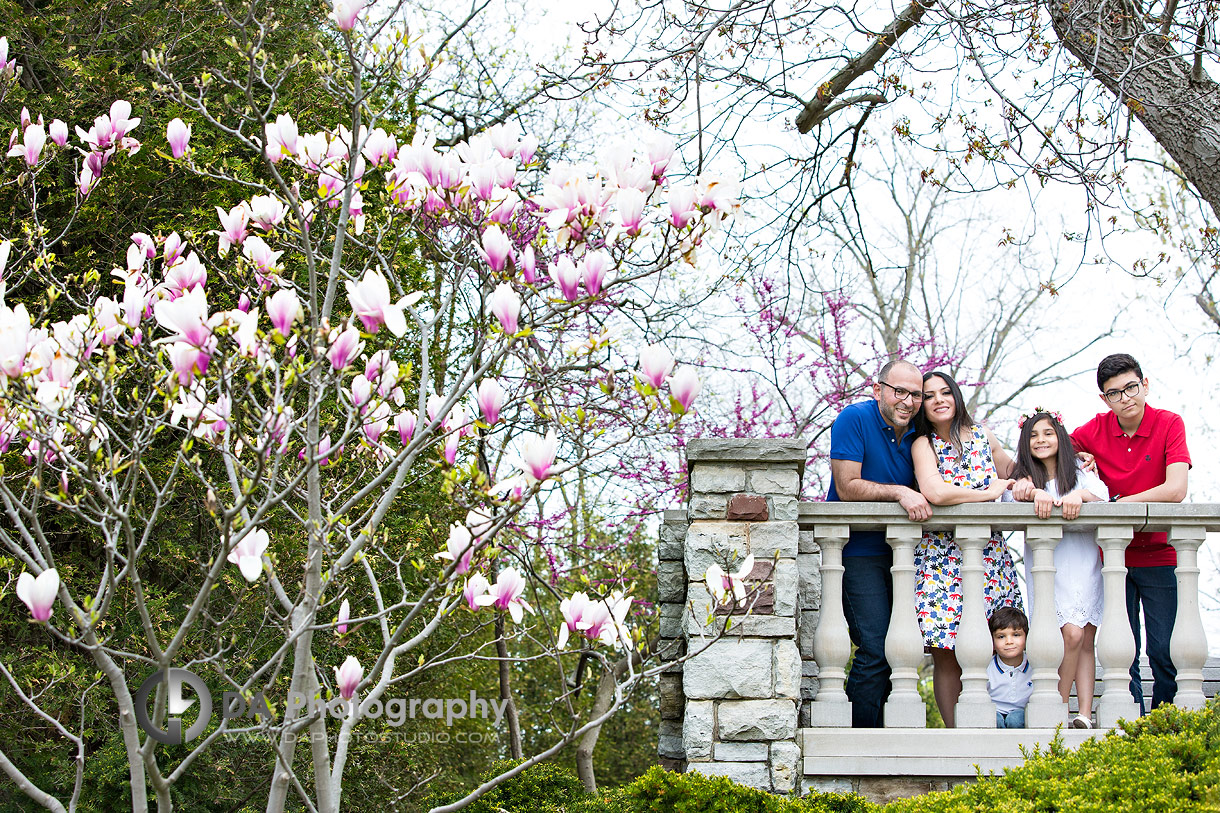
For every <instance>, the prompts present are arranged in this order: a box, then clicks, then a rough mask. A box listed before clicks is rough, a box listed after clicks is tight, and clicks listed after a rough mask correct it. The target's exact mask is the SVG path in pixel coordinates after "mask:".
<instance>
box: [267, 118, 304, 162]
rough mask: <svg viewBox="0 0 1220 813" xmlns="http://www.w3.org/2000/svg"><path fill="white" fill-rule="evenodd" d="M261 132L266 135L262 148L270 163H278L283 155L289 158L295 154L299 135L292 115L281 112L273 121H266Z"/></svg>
mask: <svg viewBox="0 0 1220 813" xmlns="http://www.w3.org/2000/svg"><path fill="white" fill-rule="evenodd" d="M263 132H264V133H265V134H266V136H267V144H266V146H265V147H264V148H263V152H264V153H265V154H266V156H267V160H268V161H270V162H271V163H273V164H278V163H279V162H280V161H282V160H283V159H284V156H285V155H287V156H288V157H290V158H291V157H293V156H295V155H296V154H297V145H298V141H299V139H300V135H299V133H298V131H297V123H296V122H295V121H293V120H292V116H290V115H288V114H287V113H281V114H280V115H279V116H278V117H277V118H276V120H275V122H274V123H272V122H267V126H266V127H264V128H263Z"/></svg>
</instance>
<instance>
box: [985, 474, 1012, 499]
mask: <svg viewBox="0 0 1220 813" xmlns="http://www.w3.org/2000/svg"><path fill="white" fill-rule="evenodd" d="M1013 482H1014V481H1013V480H1007V479H1004V478H1002V477H997V478H996V479H994V480H992V481H991V483H990V484H988V486H987V488H985V489H983V494H985V495H986V496H987V500H986V501H987V502H994V501H995V500H998V499H1000V497H1003V496H1004V492H1005V491H1007V490H1008V489H1010V488H1012V484H1013Z"/></svg>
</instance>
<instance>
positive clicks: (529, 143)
mask: <svg viewBox="0 0 1220 813" xmlns="http://www.w3.org/2000/svg"><path fill="white" fill-rule="evenodd" d="M536 152H538V139H537V138H536V137H535V136H533V135H530V134H529V133H527V134H525V135H524V136H522V137H521V146H520V147H518V148H517V157H518V158H520V159H521V163H522V164H524V165H526V166H529V165H530V164H531V163H532V162H533V160H534V153H536Z"/></svg>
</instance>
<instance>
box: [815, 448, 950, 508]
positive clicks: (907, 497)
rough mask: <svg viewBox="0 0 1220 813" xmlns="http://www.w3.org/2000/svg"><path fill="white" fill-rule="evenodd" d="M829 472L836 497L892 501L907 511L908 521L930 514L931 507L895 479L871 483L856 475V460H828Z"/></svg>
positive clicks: (857, 469) (858, 473)
mask: <svg viewBox="0 0 1220 813" xmlns="http://www.w3.org/2000/svg"><path fill="white" fill-rule="evenodd" d="M830 475H831V477H833V478H834V481H835V491H836V492H837V493H838V495H839V499H840V500H847V501H849V502H896V503H898V504H899V505H901V506H902V508H903V510H904V511H906V512H907V516H908V517H909V518H910V519H911V521H912V522H923V521H924V520H925V519H927V518H928V517H930V516H932V507H931V506H930V505H928V501H927V500H925V499H924V496H923V495H922V494H920V493H919V492H918V491H916V490H915V489H913V488H907V487H906V486H900V485H897V484H895V483H875V482H873V481H872V480H865V479H864V478H863V477H861V476H860V462H859V461H857V460H831V461H830Z"/></svg>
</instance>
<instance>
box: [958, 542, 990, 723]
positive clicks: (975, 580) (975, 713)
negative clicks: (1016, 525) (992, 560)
mask: <svg viewBox="0 0 1220 813" xmlns="http://www.w3.org/2000/svg"><path fill="white" fill-rule="evenodd" d="M953 536H954V539H956V540H957V544H958V547H960V548H961V550H962V617H961V620H960V621H959V622H958V625H957V638H956V641H955V643H954V650H955V651H956V652H957V662H958V663H959V664H961V667H962V693H961V696H960V697H959V698H958V701H957V711H956V712H955V715H954V723H955V724H956V726H957V727H958V728H995V703H994V702H992V700H991V695H990V694H989V693H988V691H987V665H988V664H989V663H990V662H991V655H992V651H993V650H992V645H991V630H990V629H988V626H987V605H986V602H985V601H984V600H983V586H984V585H985V584H986V580H987V577H986V575H985V568H984V566H983V548H984V547H986V546H987V543H988V542H989V541H990V540H991V526H990V525H958V526H957V527H956V528H955V529H954V532H953Z"/></svg>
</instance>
